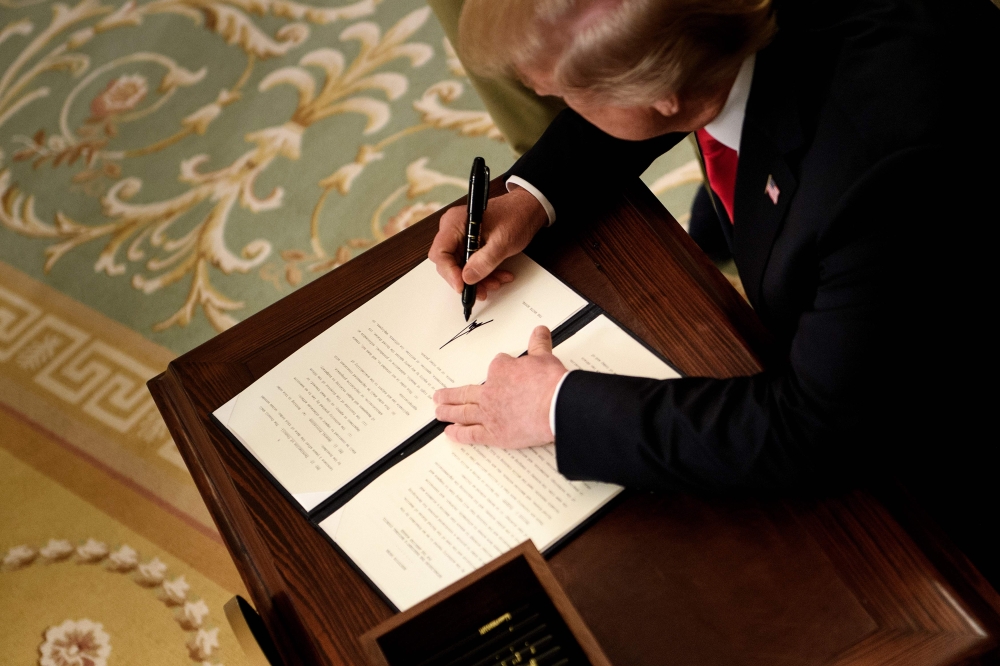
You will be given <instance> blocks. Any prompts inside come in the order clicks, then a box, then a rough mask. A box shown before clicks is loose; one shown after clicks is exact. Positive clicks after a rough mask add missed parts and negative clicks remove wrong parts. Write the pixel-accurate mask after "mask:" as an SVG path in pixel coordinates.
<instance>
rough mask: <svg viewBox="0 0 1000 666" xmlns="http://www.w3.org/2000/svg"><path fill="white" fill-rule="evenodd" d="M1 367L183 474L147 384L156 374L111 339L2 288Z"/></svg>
mask: <svg viewBox="0 0 1000 666" xmlns="http://www.w3.org/2000/svg"><path fill="white" fill-rule="evenodd" d="M0 365H5V366H6V370H5V373H9V374H11V375H22V376H24V377H26V378H30V380H31V382H33V383H34V384H35V385H36V386H38V387H40V388H41V389H43V390H44V391H45V393H46V394H48V395H50V396H53V397H55V398H57V399H58V400H59V401H60V402H62V403H65V404H67V405H72V406H75V407H76V408H78V410H79V412H80V413H82V414H84V415H86V417H88V418H90V419H92V420H93V421H96V422H97V423H99V424H100V425H102V426H104V427H107V428H110V429H112V430H113V431H116V432H118V433H122V434H126V433H130V434H131V435H134V436H136V437H138V438H139V439H140V440H141V441H143V442H145V443H146V444H153V445H157V444H158V449H157V452H158V454H159V455H160V456H161V457H163V458H165V459H167V460H168V461H170V462H171V463H173V464H175V465H177V466H179V467H181V469H183V468H184V467H183V462H182V461H181V460H180V457H179V455H178V454H177V452H176V448H175V447H174V444H173V441H172V440H171V439H170V435H169V433H167V430H166V426H165V425H164V424H163V421H162V419H160V417H159V414H158V413H157V412H156V410H155V409H154V404H153V400H152V398H151V397H150V395H149V392H148V391H147V390H146V386H145V383H146V380H148V379H149V378H150V377H152V376H153V375H155V374H156V370H154V369H153V368H150V367H148V366H147V365H145V364H143V363H141V362H140V361H138V360H136V359H135V358H133V357H132V356H130V355H129V354H126V353H124V352H122V351H121V350H120V349H117V348H116V347H115V346H114V345H112V344H110V343H109V342H108V341H106V340H102V339H100V338H97V337H95V336H93V335H91V334H90V333H88V332H86V331H84V330H82V329H81V328H79V327H77V326H74V325H73V324H71V323H69V322H68V321H66V320H65V319H64V318H62V317H60V316H58V315H57V314H55V313H53V312H49V311H46V310H45V309H43V308H42V307H40V306H39V305H37V304H35V303H32V302H30V301H28V300H27V299H25V298H22V297H21V296H19V295H18V294H16V293H14V292H13V291H10V290H8V289H5V288H4V287H0Z"/></svg>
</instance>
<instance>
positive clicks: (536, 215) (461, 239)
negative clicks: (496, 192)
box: [427, 186, 549, 300]
mask: <svg viewBox="0 0 1000 666" xmlns="http://www.w3.org/2000/svg"><path fill="white" fill-rule="evenodd" d="M467 218H468V212H467V210H466V207H465V206H455V207H453V208H449V209H448V210H446V211H445V212H444V214H443V215H442V216H441V224H440V226H439V227H438V232H437V236H435V237H434V242H433V243H431V249H430V251H429V252H428V253H427V256H428V257H429V258H430V260H431V261H433V262H434V264H435V265H436V266H437V271H438V273H439V274H440V275H441V277H443V278H444V279H445V281H446V282H447V283H448V284H449V285H451V288H452V289H454V290H455V291H456V292H461V291H462V287H463V285H464V284H477V285H479V289H478V290H477V291H476V298H478V299H479V300H483V299H485V298H486V294H487V292H490V291H493V290H495V289H498V288H499V287H500V285H502V284H506V283H507V282H510V281H511V280H513V279H514V276H513V275H512V274H511V273H509V272H508V271H498V270H496V268H497V266H499V265H500V262H502V261H503V260H504V259H506V258H508V257H513V256H514V255H515V254H517V253H518V252H520V251H522V250H523V249H524V248H526V247H527V246H528V243H530V242H531V239H532V238H533V237H534V236H535V234H536V233H538V230H539V229H541V228H542V227H544V226H545V225H546V224H547V223H548V221H549V218H548V216H547V215H546V214H545V209H544V208H542V204H540V203H538V200H537V199H535V197H533V196H532V195H531V193H530V192H528V191H527V190H524V189H522V188H520V187H516V186H515V187H514V188H513V189H512V190H511V191H510V192H508V193H506V194H502V195H500V196H498V197H496V198H493V199H490V202H489V205H488V206H487V208H486V214H485V215H484V216H483V225H482V232H481V237H480V246H479V250H478V251H477V252H476V253H475V254H473V255H472V258H471V259H469V263H468V264H466V265H465V268H464V269H463V268H461V267H460V266H459V260H460V257H461V256H462V253H464V252H465V224H466V220H467Z"/></svg>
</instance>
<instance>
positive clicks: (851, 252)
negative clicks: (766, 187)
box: [556, 152, 956, 492]
mask: <svg viewBox="0 0 1000 666" xmlns="http://www.w3.org/2000/svg"><path fill="white" fill-rule="evenodd" d="M933 163H934V162H933V160H923V159H920V157H919V155H915V154H914V153H912V152H908V153H906V154H899V155H896V156H894V157H892V158H889V159H887V160H886V161H884V162H882V163H880V164H878V165H876V167H873V168H872V169H871V170H870V171H869V172H868V173H867V174H866V175H865V176H864V177H863V178H862V179H860V180H859V182H858V183H857V184H856V186H854V187H852V188H851V189H850V190H849V191H848V192H847V193H846V194H845V195H844V197H843V198H842V199H841V202H840V205H839V213H838V214H837V215H835V216H834V217H833V221H832V223H831V224H830V225H829V227H828V228H827V229H825V230H823V231H822V233H821V234H820V237H819V238H817V240H816V253H817V257H816V258H817V259H818V261H817V264H816V266H817V269H816V275H817V283H816V289H815V292H814V295H813V296H812V297H811V300H810V301H807V302H806V303H805V307H804V308H803V311H802V314H801V316H800V317H799V320H798V323H797V327H795V329H794V335H793V338H792V340H791V344H790V346H788V347H787V349H788V353H787V358H786V360H785V361H784V362H783V364H782V365H781V366H778V367H775V368H773V369H771V370H769V371H768V372H765V373H762V374H758V375H755V376H751V377H740V378H734V379H726V380H717V379H708V378H696V377H695V378H682V379H676V380H666V381H656V380H650V379H642V378H634V377H624V376H615V375H604V374H597V373H590V372H583V371H576V372H573V373H571V374H570V375H569V376H568V377H567V379H566V381H565V383H564V384H563V386H562V389H561V391H560V393H559V395H558V400H557V404H556V454H557V460H558V466H559V470H560V471H561V472H562V473H563V474H564V475H566V476H567V477H569V478H570V479H589V480H601V481H608V482H614V483H618V484H622V485H625V486H630V487H639V488H646V489H672V490H697V491H709V492H727V491H746V490H752V491H759V490H779V489H794V488H810V487H815V486H816V484H825V483H827V482H830V481H832V480H834V479H836V480H838V481H839V480H844V479H847V478H849V476H850V473H851V472H852V471H854V470H856V469H858V468H866V467H867V468H871V467H872V466H875V465H876V461H877V457H878V456H879V453H880V451H879V449H878V447H880V446H882V444H884V441H885V439H884V438H885V436H886V435H887V434H891V432H892V428H893V423H894V419H897V418H902V416H901V412H900V410H901V409H903V407H902V406H904V405H908V404H909V405H911V406H912V405H915V404H917V403H911V402H908V400H909V398H908V397H907V396H908V395H911V394H913V393H914V390H915V389H916V390H917V391H922V392H923V393H924V394H927V393H928V391H927V390H926V389H925V388H922V387H925V386H926V385H927V383H926V382H923V381H921V379H922V378H921V377H918V376H912V372H909V371H908V370H907V369H908V368H914V367H917V366H920V365H924V366H926V365H929V364H927V363H922V359H924V358H926V352H925V351H922V350H918V351H916V352H915V351H914V348H915V347H919V344H917V343H918V342H919V340H920V339H921V336H923V337H924V339H926V337H927V336H929V335H931V333H930V331H929V329H927V323H926V318H924V322H923V323H921V322H920V321H919V320H915V321H912V319H913V317H912V316H911V315H912V313H913V312H926V305H924V306H923V307H919V304H918V307H917V308H911V304H909V303H907V298H908V296H907V294H912V293H913V292H914V291H915V289H914V288H913V286H914V285H912V284H910V285H908V284H900V283H899V279H900V276H901V275H902V274H903V273H904V271H901V270H899V266H897V265H896V263H895V262H896V260H898V259H900V258H902V257H909V259H908V260H909V261H915V257H919V256H922V255H921V254H919V253H918V254H913V252H917V250H915V249H914V247H915V246H914V245H913V243H914V242H918V241H920V240H921V239H928V238H933V237H940V235H939V234H935V233H933V232H934V231H935V229H934V226H933V225H934V222H933V221H934V220H941V219H944V218H942V217H941V215H942V214H943V213H942V210H943V207H942V210H938V209H935V202H934V200H933V199H932V198H930V197H921V196H915V193H926V192H934V191H935V188H937V191H940V192H946V193H951V192H955V191H956V190H953V189H950V188H949V187H947V186H945V187H941V183H940V182H938V183H933V184H932V182H931V179H930V177H929V176H928V174H935V177H937V176H939V175H940V174H941V172H942V170H941V169H936V170H935V169H932V168H929V167H928V165H929V164H933ZM940 163H944V162H940ZM936 199H937V203H938V204H940V202H941V200H942V197H940V196H938V197H937V198H936ZM950 212H954V211H950ZM904 220H905V221H906V222H905V224H906V225H907V226H906V227H901V226H900V225H901V221H904ZM923 256H926V255H923ZM908 317H909V319H910V320H911V321H908ZM911 417H912V415H911Z"/></svg>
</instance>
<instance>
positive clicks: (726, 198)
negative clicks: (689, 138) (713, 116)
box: [695, 128, 739, 222]
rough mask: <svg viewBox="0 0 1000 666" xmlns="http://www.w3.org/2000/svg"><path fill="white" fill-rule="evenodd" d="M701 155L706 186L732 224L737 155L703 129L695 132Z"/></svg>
mask: <svg viewBox="0 0 1000 666" xmlns="http://www.w3.org/2000/svg"><path fill="white" fill-rule="evenodd" d="M695 136H696V137H697V138H698V145H699V146H701V154H702V156H703V157H704V158H705V173H706V174H707V175H708V184H709V186H710V187H711V188H712V191H713V192H715V194H716V196H718V197H719V201H721V202H722V205H723V206H724V207H725V209H726V212H727V213H729V221H730V222H733V221H734V218H733V200H734V199H736V162H737V160H738V159H739V155H737V154H736V151H735V150H733V149H732V148H730V147H729V146H726V145H724V144H721V143H719V142H718V141H716V139H715V137H714V136H712V135H711V134H709V133H708V132H706V131H705V129H704V128H702V129H700V130H698V131H697V132H695Z"/></svg>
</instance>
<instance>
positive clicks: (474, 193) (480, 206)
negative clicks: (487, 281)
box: [462, 157, 490, 321]
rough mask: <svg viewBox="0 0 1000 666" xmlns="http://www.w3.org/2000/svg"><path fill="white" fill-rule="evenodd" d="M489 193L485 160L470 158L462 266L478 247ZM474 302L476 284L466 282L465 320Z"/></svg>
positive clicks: (463, 290)
mask: <svg viewBox="0 0 1000 666" xmlns="http://www.w3.org/2000/svg"><path fill="white" fill-rule="evenodd" d="M489 193H490V168H489V167H488V166H486V160H484V159H483V158H482V157H477V158H476V159H474V160H472V172H471V173H470V174H469V219H468V222H467V223H466V225H465V258H464V259H463V260H462V267H463V268H464V267H465V265H466V264H467V263H469V258H470V257H472V255H473V253H475V251H476V250H478V249H479V230H480V228H481V226H482V222H483V213H485V212H486V201H487V199H488V197H489ZM475 304H476V285H474V284H467V285H465V287H464V288H463V289H462V309H463V310H464V311H465V321H469V317H470V316H471V315H472V306H473V305H475Z"/></svg>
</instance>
